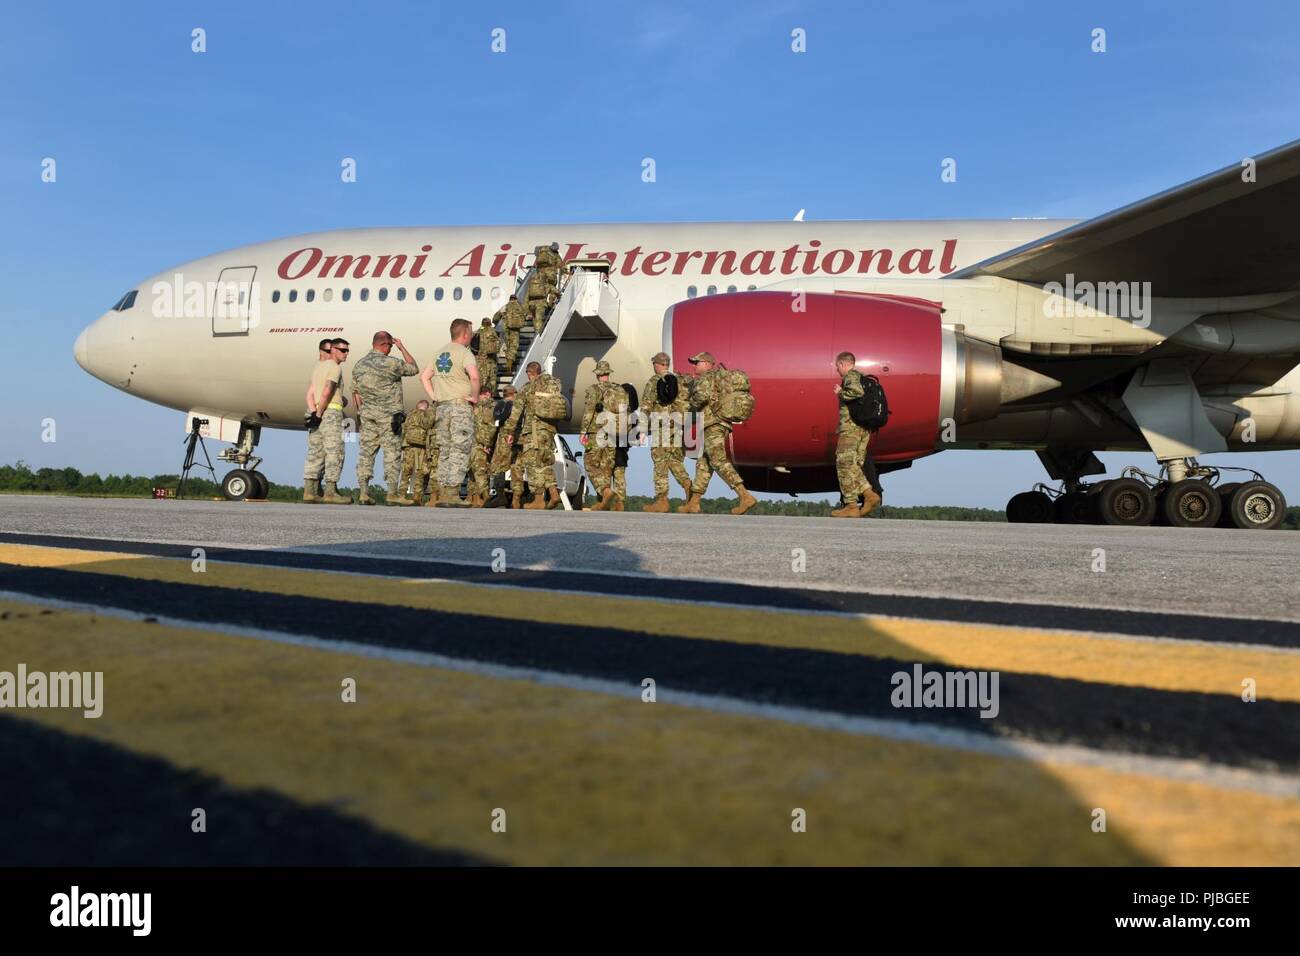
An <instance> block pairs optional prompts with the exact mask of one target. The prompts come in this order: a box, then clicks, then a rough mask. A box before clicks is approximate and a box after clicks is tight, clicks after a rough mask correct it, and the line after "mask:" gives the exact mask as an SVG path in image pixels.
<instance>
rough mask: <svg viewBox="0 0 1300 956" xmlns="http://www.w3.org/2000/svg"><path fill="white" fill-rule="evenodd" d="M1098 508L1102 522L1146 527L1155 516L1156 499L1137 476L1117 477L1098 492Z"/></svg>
mask: <svg viewBox="0 0 1300 956" xmlns="http://www.w3.org/2000/svg"><path fill="white" fill-rule="evenodd" d="M1097 510H1098V513H1099V514H1100V516H1101V521H1102V524H1110V525H1129V526H1132V527H1144V526H1145V525H1149V524H1150V523H1151V519H1152V518H1153V517H1155V513H1156V499H1155V496H1154V495H1152V494H1151V489H1150V488H1148V487H1147V486H1146V485H1144V484H1143V483H1142V482H1140V481H1138V480H1137V479H1136V478H1116V479H1115V480H1114V481H1108V482H1106V487H1105V488H1103V489H1102V490H1101V491H1099V492H1098V493H1097Z"/></svg>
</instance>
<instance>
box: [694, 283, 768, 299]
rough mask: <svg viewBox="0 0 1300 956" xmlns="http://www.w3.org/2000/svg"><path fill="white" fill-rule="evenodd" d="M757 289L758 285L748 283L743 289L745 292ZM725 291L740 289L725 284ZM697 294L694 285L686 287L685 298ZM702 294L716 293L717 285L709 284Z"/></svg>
mask: <svg viewBox="0 0 1300 956" xmlns="http://www.w3.org/2000/svg"><path fill="white" fill-rule="evenodd" d="M757 289H758V286H756V285H750V286H746V287H745V291H746V292H755V291H757ZM727 291H728V292H739V291H740V287H739V286H734V285H729V286H727ZM699 294H700V291H699V290H698V289H697V288H695V286H693V285H689V286H687V287H686V298H688V299H693V298H695V297H696V296H697V295H699ZM704 294H705V295H717V294H718V287H717V286H716V285H711V286H709V287H708V288H707V289H705V290H704Z"/></svg>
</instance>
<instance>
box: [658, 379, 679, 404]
mask: <svg viewBox="0 0 1300 956" xmlns="http://www.w3.org/2000/svg"><path fill="white" fill-rule="evenodd" d="M655 393H656V394H657V395H658V396H659V404H660V405H671V404H672V403H673V402H675V401H677V376H676V375H673V374H672V373H671V372H670V373H668V374H667V375H665V376H664V377H663V378H661V379H659V381H658V382H657V383H655Z"/></svg>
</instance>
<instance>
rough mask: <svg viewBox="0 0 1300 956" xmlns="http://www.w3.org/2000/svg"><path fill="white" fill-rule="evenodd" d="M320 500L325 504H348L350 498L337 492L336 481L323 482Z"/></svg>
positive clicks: (350, 502)
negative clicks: (323, 489) (323, 488)
mask: <svg viewBox="0 0 1300 956" xmlns="http://www.w3.org/2000/svg"><path fill="white" fill-rule="evenodd" d="M320 500H321V501H323V502H324V503H325V504H327V505H350V504H352V499H351V498H349V497H348V496H347V495H341V494H339V489H338V484H337V482H333V481H327V482H325V491H324V492H323V493H322V494H321V499H320Z"/></svg>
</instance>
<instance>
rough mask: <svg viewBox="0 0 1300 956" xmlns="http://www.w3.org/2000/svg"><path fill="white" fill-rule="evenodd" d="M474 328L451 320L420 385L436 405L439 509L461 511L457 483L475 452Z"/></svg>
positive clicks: (464, 503) (463, 321) (466, 322)
mask: <svg viewBox="0 0 1300 956" xmlns="http://www.w3.org/2000/svg"><path fill="white" fill-rule="evenodd" d="M472 333H473V326H472V325H471V324H470V322H469V320H468V319H453V320H452V323H451V340H450V341H449V342H447V343H446V344H445V345H443V346H442V348H440V349H438V350H437V352H435V353H434V359H433V361H432V362H431V363H430V364H429V367H428V368H426V369H425V370H424V371H423V372H421V373H420V382H421V384H423V385H424V389H425V391H426V392H428V394H429V397H430V398H431V399H432V400H433V401H434V403H435V404H436V406H437V432H438V507H440V508H442V507H445V508H464V507H468V506H469V504H470V503H469V502H468V501H465V500H463V499H462V498H461V497H460V483H461V482H462V481H464V480H465V473H466V472H467V471H469V456H470V453H471V452H473V450H474V406H475V405H476V404H477V403H478V396H479V380H478V363H477V362H476V361H475V359H474V353H473V352H471V351H470V350H469V344H470V339H471V338H472V337H473V336H472Z"/></svg>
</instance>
